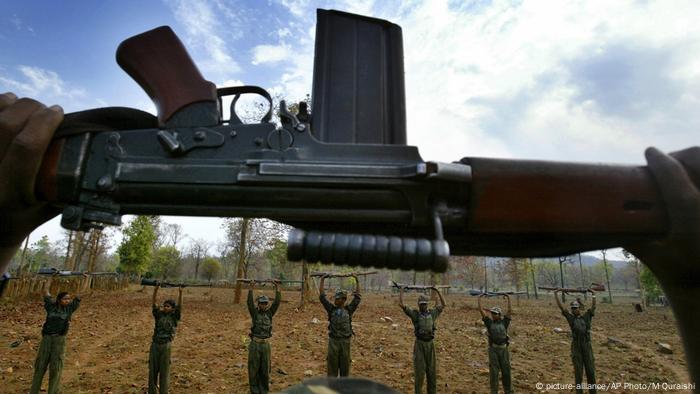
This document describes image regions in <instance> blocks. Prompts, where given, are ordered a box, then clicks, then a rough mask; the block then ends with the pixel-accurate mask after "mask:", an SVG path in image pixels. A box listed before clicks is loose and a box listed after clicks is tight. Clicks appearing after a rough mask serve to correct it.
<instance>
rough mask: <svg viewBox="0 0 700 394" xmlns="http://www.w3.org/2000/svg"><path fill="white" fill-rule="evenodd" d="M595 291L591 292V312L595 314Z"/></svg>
mask: <svg viewBox="0 0 700 394" xmlns="http://www.w3.org/2000/svg"><path fill="white" fill-rule="evenodd" d="M595 298H596V297H595V291H593V290H591V299H592V301H591V311H593V312H595Z"/></svg>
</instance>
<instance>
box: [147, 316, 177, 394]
mask: <svg viewBox="0 0 700 394" xmlns="http://www.w3.org/2000/svg"><path fill="white" fill-rule="evenodd" d="M153 317H154V318H155V320H156V325H155V327H154V329H153V342H152V343H151V351H150V353H149V355H148V394H156V391H157V389H156V387H159V388H160V390H159V392H160V394H166V393H167V392H168V385H169V382H170V343H171V342H172V340H173V337H174V336H175V328H176V327H177V322H178V321H180V305H177V306H176V307H175V308H174V309H173V311H172V312H170V313H164V312H163V311H161V310H160V309H159V308H158V307H157V306H156V305H153Z"/></svg>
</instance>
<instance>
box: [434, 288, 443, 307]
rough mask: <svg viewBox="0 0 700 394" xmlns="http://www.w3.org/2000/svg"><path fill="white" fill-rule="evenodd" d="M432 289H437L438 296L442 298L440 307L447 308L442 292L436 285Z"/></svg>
mask: <svg viewBox="0 0 700 394" xmlns="http://www.w3.org/2000/svg"><path fill="white" fill-rule="evenodd" d="M432 289H433V291H435V292H436V293H437V295H438V298H439V299H440V305H439V307H440V308H443V309H444V308H445V299H444V298H443V297H442V292H441V291H440V290H438V288H437V287H435V286H433V287H432Z"/></svg>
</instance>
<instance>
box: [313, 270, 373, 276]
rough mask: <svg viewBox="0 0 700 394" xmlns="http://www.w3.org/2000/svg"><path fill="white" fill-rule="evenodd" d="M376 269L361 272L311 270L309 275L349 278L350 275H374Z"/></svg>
mask: <svg viewBox="0 0 700 394" xmlns="http://www.w3.org/2000/svg"><path fill="white" fill-rule="evenodd" d="M376 273H377V271H363V272H347V273H343V274H340V273H334V272H312V273H311V274H309V276H312V277H313V276H315V277H324V276H325V277H326V278H349V277H351V276H364V275H374V274H376Z"/></svg>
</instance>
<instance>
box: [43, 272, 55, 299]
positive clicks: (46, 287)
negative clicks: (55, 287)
mask: <svg viewBox="0 0 700 394" xmlns="http://www.w3.org/2000/svg"><path fill="white" fill-rule="evenodd" d="M52 281H53V275H51V276H49V278H48V279H47V280H46V282H44V297H51V282H52Z"/></svg>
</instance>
